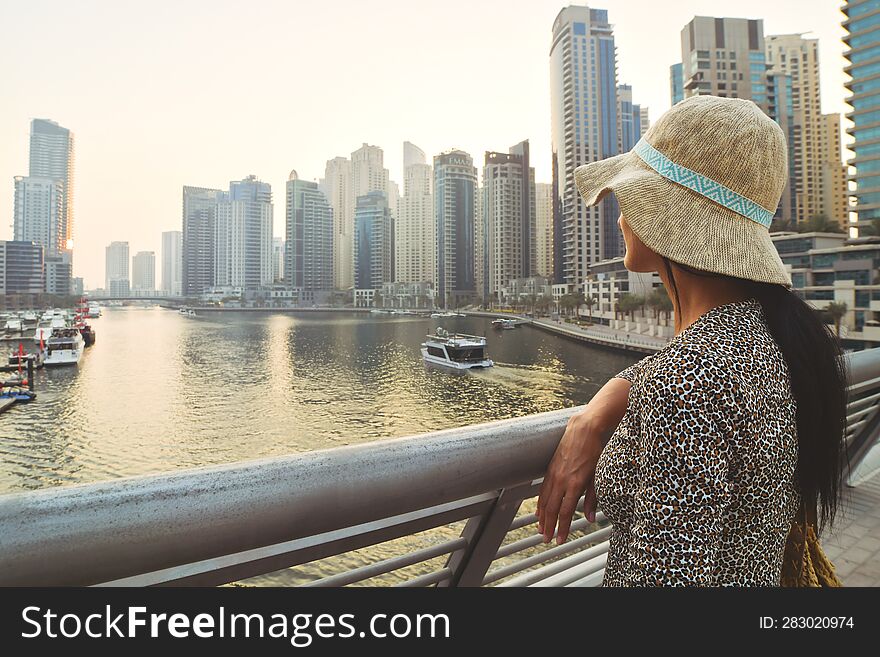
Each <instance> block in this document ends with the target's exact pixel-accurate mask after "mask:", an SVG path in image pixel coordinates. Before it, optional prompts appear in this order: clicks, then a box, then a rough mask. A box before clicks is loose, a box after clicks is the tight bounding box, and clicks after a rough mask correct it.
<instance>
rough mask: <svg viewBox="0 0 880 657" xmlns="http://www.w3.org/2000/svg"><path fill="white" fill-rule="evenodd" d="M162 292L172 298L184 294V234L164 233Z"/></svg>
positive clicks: (173, 231)
mask: <svg viewBox="0 0 880 657" xmlns="http://www.w3.org/2000/svg"><path fill="white" fill-rule="evenodd" d="M162 290H163V291H164V292H165V294H168V295H170V296H172V297H179V296H181V295H182V294H183V233H182V232H181V231H179V230H169V231H165V232H164V233H162Z"/></svg>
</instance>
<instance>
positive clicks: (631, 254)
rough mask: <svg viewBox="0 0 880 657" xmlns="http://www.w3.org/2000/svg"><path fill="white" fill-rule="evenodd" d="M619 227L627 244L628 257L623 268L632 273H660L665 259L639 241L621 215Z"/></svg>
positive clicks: (625, 257)
mask: <svg viewBox="0 0 880 657" xmlns="http://www.w3.org/2000/svg"><path fill="white" fill-rule="evenodd" d="M617 225H618V226H620V231H621V232H622V233H623V241H624V242H625V243H626V255H625V256H624V258H623V266H624V267H626V268H627V269H629V270H630V271H638V272H651V271H660V268H661V267H662V266H663V259H662V258H661V257H660V256H659V255H657V254H656V253H655V252H654V251H652V250H651V249H649V248H648V247H647V246H645V243H644V242H642V240H640V239H639V236H638V235H636V234H635V233H634V232H633V231H632V229H631V228H630V227H629V224H628V223H626V219H625V218H624V217H623V215H622V214H621V215H620V217H619V218H618V219H617Z"/></svg>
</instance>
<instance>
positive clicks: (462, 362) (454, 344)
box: [422, 328, 494, 371]
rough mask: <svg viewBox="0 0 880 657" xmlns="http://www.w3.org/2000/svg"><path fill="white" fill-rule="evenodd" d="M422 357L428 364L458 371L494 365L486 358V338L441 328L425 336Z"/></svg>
mask: <svg viewBox="0 0 880 657" xmlns="http://www.w3.org/2000/svg"><path fill="white" fill-rule="evenodd" d="M422 359H423V360H424V361H425V363H426V364H428V365H438V366H440V367H446V368H449V369H452V370H458V371H462V370H470V369H475V368H485V367H492V366H493V365H494V363H493V362H492V361H491V360H490V359H489V358H486V338H484V337H481V336H478V335H468V334H466V333H449V332H447V331H445V330H443V329H442V328H438V329H437V330H436V331H434V334H433V335H429V336H427V339H426V340H425V342H423V343H422Z"/></svg>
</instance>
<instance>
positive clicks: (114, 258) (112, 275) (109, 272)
mask: <svg viewBox="0 0 880 657" xmlns="http://www.w3.org/2000/svg"><path fill="white" fill-rule="evenodd" d="M128 264H129V263H128V242H110V245H109V246H108V247H107V248H106V260H105V267H104V277H105V285H104V288H105V292H106V293H107V294H109V295H110V296H111V297H125V296H128V294H129V292H130V289H129V288H130V284H129V281H130V278H129V274H128V272H129V269H128Z"/></svg>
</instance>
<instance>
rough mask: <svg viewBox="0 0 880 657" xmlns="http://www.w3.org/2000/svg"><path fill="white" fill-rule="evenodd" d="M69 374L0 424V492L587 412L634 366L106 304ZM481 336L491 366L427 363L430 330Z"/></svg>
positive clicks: (572, 348) (538, 341)
mask: <svg viewBox="0 0 880 657" xmlns="http://www.w3.org/2000/svg"><path fill="white" fill-rule="evenodd" d="M94 325H95V329H96V330H97V336H98V342H97V344H96V345H95V347H93V348H91V349H89V350H87V351H86V354H85V356H84V357H83V359H82V361H81V362H80V364H79V366H78V367H72V368H66V369H54V370H43V371H40V372H38V373H37V376H36V385H37V391H38V395H39V396H38V398H37V400H36V401H35V402H34V403H32V404H30V405H27V406H18V407H15V408H13V409H11V410H10V411H8V412H7V413H5V414H4V415H2V416H0V492H9V491H15V490H23V489H35V488H44V487H47V486H58V485H67V484H73V483H81V482H90V481H97V480H103V479H109V478H114V477H121V476H129V475H138V474H146V473H153V472H161V471H165V470H171V469H176V468H185V467H193V466H200V465H212V464H217V463H225V462H230V461H237V460H244V459H252V458H260V457H265V456H273V455H280V454H287V453H292V452H297V451H307V450H314V449H320V448H324V447H332V446H336V445H343V444H352V443H358V442H363V441H367V440H374V439H382V438H388V437H397V436H404V435H409V434H415V433H421V432H425V431H432V430H436V429H444V428H449V427H454V426H461V425H465V424H473V423H477V422H486V421H490V420H496V419H502V418H508V417H515V416H520V415H527V414H530V413H537V412H542V411H547V410H553V409H557V408H562V407H565V406H571V405H576V404H582V403H584V402H586V401H587V400H588V399H589V398H590V397H591V396H592V394H593V393H594V392H595V391H596V389H597V388H598V387H599V386H600V385H601V384H602V383H604V382H605V381H606V380H607V379H608V378H609V377H610V376H613V375H614V374H615V373H616V372H618V371H620V370H621V369H623V368H624V367H625V366H626V365H628V364H630V363H631V362H633V361H634V360H635V359H634V358H633V357H632V356H628V355H625V354H617V353H612V352H606V351H601V350H595V349H591V348H589V347H586V346H584V345H582V344H578V343H574V342H571V341H568V340H564V339H561V338H558V337H556V336H553V335H551V334H547V333H543V332H540V331H537V330H534V329H531V328H528V327H522V328H519V329H517V330H515V331H501V332H497V331H493V330H492V329H491V326H490V322H489V320H488V319H482V318H446V319H442V320H437V319H434V320H431V319H422V318H410V317H393V316H380V317H377V316H375V315H371V316H365V315H338V314H331V313H320V314H309V315H304V316H299V315H297V316H293V315H283V314H270V313H266V314H263V313H259V314H253V313H216V314H211V315H206V316H204V317H198V318H194V319H193V318H187V317H183V316H181V315H178V314H177V313H174V312H171V311H167V310H162V309H158V308H153V309H138V308H119V309H108V310H107V311H106V312H105V314H104V316H103V317H101V318H100V319H97V320H95V322H94ZM438 325H442V326H444V327H445V328H447V329H450V330H458V331H465V332H468V333H476V334H479V335H486V336H487V338H488V353H489V355H490V357H491V358H492V359H493V360H494V361H495V363H496V367H494V368H492V369H490V370H486V371H482V372H476V373H469V374H467V375H464V376H456V375H451V374H448V373H446V372H444V371H442V370H437V369H429V368H426V367H425V366H424V365H423V363H422V361H421V356H420V353H419V346H420V344H421V342H422V340H423V339H424V336H425V334H426V333H428V332H429V331H431V330H433V329H434V328H436V326H438Z"/></svg>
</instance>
